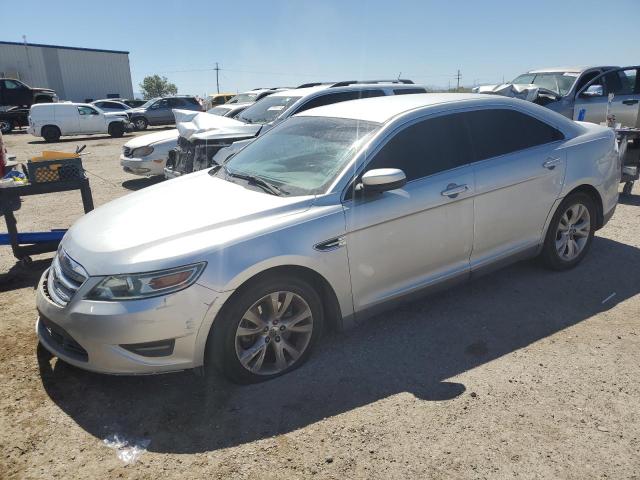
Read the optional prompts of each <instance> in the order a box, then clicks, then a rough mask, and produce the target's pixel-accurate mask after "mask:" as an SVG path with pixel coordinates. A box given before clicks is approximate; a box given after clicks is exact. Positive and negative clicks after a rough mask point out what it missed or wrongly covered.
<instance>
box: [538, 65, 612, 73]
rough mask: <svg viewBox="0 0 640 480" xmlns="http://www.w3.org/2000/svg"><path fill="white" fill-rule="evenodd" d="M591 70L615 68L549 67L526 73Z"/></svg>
mask: <svg viewBox="0 0 640 480" xmlns="http://www.w3.org/2000/svg"><path fill="white" fill-rule="evenodd" d="M592 68H616V67H613V66H600V65H598V66H584V65H582V66H573V67H551V68H537V69H535V70H529V71H528V72H527V73H562V72H571V73H582V72H584V71H586V70H591V69H592Z"/></svg>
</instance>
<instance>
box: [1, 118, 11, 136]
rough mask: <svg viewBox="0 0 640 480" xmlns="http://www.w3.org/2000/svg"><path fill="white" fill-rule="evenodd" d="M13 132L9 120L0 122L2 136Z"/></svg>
mask: <svg viewBox="0 0 640 480" xmlns="http://www.w3.org/2000/svg"><path fill="white" fill-rule="evenodd" d="M11 130H13V122H12V121H11V120H0V132H2V134H7V133H10V132H11Z"/></svg>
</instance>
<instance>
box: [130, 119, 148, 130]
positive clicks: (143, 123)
mask: <svg viewBox="0 0 640 480" xmlns="http://www.w3.org/2000/svg"><path fill="white" fill-rule="evenodd" d="M133 126H134V128H135V129H136V130H146V129H147V127H148V126H149V122H147V119H146V118H144V117H138V118H134V119H133Z"/></svg>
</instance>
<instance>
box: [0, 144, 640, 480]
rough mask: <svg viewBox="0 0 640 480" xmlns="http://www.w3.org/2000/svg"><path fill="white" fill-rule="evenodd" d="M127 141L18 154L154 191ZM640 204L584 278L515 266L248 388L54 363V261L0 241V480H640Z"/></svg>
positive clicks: (51, 213) (30, 148)
mask: <svg viewBox="0 0 640 480" xmlns="http://www.w3.org/2000/svg"><path fill="white" fill-rule="evenodd" d="M130 136H131V135H128V136H127V137H130ZM126 141H127V138H126V137H125V138H123V139H111V138H109V137H97V136H96V137H90V138H83V139H79V138H72V139H70V140H68V141H63V142H61V143H60V144H58V145H54V146H48V145H45V144H43V143H42V142H40V141H39V140H38V139H36V138H34V137H31V136H30V135H26V134H13V135H8V136H5V143H6V144H7V145H8V148H9V150H10V151H11V152H12V153H15V154H17V155H18V157H19V159H20V160H25V159H26V158H28V157H29V156H32V155H34V154H36V153H38V152H40V151H41V150H43V149H46V148H50V147H52V148H55V149H61V150H63V149H68V150H73V148H74V147H75V146H76V145H77V144H84V143H86V144H87V151H88V152H89V153H88V155H87V156H86V157H85V159H84V160H83V161H84V165H85V168H86V169H87V171H88V172H89V178H90V180H91V186H92V189H93V195H94V200H95V203H96V205H101V204H103V203H105V202H107V201H109V200H111V199H114V198H116V197H119V196H121V195H126V194H128V193H130V192H131V191H132V190H136V189H139V188H143V187H145V186H147V185H150V184H152V183H154V180H147V179H139V178H137V177H133V176H130V175H128V174H125V173H124V172H123V171H122V170H121V168H120V166H119V162H118V155H119V150H120V147H121V145H122V144H124V143H125V142H126ZM634 193H635V195H633V196H631V197H628V198H627V199H624V200H622V202H621V204H620V205H619V206H618V210H617V212H616V214H615V215H614V217H613V219H612V221H611V222H610V223H609V225H607V227H605V228H604V229H603V230H601V231H599V232H598V234H597V236H596V238H595V241H594V243H593V246H592V250H591V252H590V253H589V255H588V256H587V258H586V259H585V261H584V262H583V263H582V264H581V265H580V266H579V267H578V268H576V269H574V270H572V271H569V272H564V273H551V272H548V271H546V270H544V269H542V268H540V267H539V266H537V265H536V264H535V263H534V262H525V263H520V264H517V265H514V266H511V267H509V268H507V269H504V270H501V271H499V272H496V273H494V274H492V275H489V276H486V277H483V278H481V279H479V280H477V281H475V282H473V283H469V284H467V285H463V286H461V287H458V288H455V289H452V290H449V291H448V292H446V293H443V294H439V295H436V296H432V297H429V298H427V299H425V300H422V301H419V302H415V303H411V304H408V305H406V306H404V307H402V308H399V309H396V310H394V311H391V312H390V313H387V314H384V315H381V316H379V317H376V318H374V319H372V320H370V321H368V322H366V323H365V324H364V325H362V326H360V327H358V328H356V329H352V330H350V331H348V332H346V333H342V334H330V335H327V336H326V337H325V338H324V340H323V341H322V342H321V344H320V345H319V348H318V350H317V351H316V352H315V355H313V356H312V358H311V360H310V361H309V362H308V363H307V364H306V365H305V366H304V367H303V368H301V369H299V370H297V371H296V372H294V373H292V374H289V375H286V376H285V377H281V378H279V379H276V380H273V381H271V382H267V383H263V384H260V385H253V386H247V387H239V386H235V385H230V384H228V383H227V382H225V381H224V380H222V379H220V378H213V379H211V378H210V379H203V378H201V377H196V376H195V375H193V374H192V373H190V372H184V373H176V374H170V375H162V376H149V377H112V376H103V375H97V374H91V373H87V372H84V371H81V370H78V369H75V368H73V367H70V366H68V365H65V364H64V363H63V362H60V361H56V360H55V359H52V358H51V357H50V356H49V355H48V354H46V353H45V352H44V351H43V350H42V349H41V348H38V343H37V339H36V336H35V333H34V322H35V318H36V312H35V308H34V297H35V294H34V293H35V292H34V286H35V284H36V282H37V279H38V276H39V275H40V273H41V272H42V271H43V270H44V269H45V268H46V267H47V266H48V264H49V262H50V258H51V255H42V256H40V257H37V258H36V259H35V262H34V264H33V265H32V267H31V269H30V270H24V269H23V268H21V267H18V266H17V265H16V263H15V259H14V258H13V257H12V255H11V252H10V250H9V248H6V247H2V248H0V324H1V333H0V338H1V345H2V348H1V349H0V384H1V385H2V389H1V397H0V409H1V412H2V413H1V416H0V447H1V449H0V450H1V455H2V457H1V459H0V478H2V479H17V478H64V479H68V478H91V479H94V478H149V479H155V478H204V477H205V476H206V477H208V478H221V479H222V478H224V479H227V478H266V479H271V478H273V479H275V478H278V479H283V478H323V479H324V478H335V479H343V478H350V479H352V478H357V479H359V478H378V479H392V478H399V479H400V478H401V479H405V478H464V479H466V478H469V479H481V478H552V479H559V478H562V479H580V480H583V479H590V478H609V479H623V478H624V479H634V478H635V479H638V478H640V407H639V402H638V400H639V397H640V369H639V368H638V365H639V364H640V295H639V292H640V188H639V187H636V188H635V191H634ZM171 201H177V199H172V200H171ZM157 207H158V208H162V206H161V205H158V206H157ZM81 214H82V208H81V202H80V195H79V192H69V193H63V194H56V195H49V196H46V197H40V198H37V197H28V198H27V199H26V200H25V201H24V203H23V206H22V208H21V210H20V211H18V212H17V217H18V222H19V227H20V228H21V229H22V230H24V231H32V230H44V229H49V228H63V227H66V226H69V225H71V224H72V223H73V221H74V220H75V219H77V218H78V217H79V216H80V215H81ZM0 228H2V227H0ZM612 295H613V296H612ZM605 299H608V300H607V301H606V302H604V303H603V301H604V300H605ZM105 440H106V441H105ZM116 447H119V448H116ZM127 460H132V461H131V462H130V463H126V461H127Z"/></svg>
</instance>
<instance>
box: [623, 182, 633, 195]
mask: <svg viewBox="0 0 640 480" xmlns="http://www.w3.org/2000/svg"><path fill="white" fill-rule="evenodd" d="M633 183H634V182H626V183H625V184H624V187H622V194H623V195H631V190H633Z"/></svg>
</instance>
